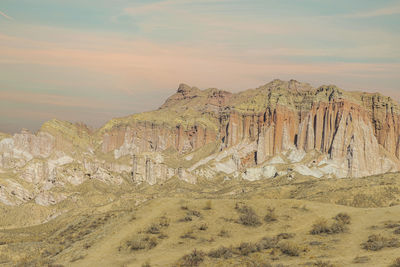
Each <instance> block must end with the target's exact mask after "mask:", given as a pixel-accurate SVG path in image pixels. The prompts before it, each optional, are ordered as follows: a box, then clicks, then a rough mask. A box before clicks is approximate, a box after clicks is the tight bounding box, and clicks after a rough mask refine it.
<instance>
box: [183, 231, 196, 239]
mask: <svg viewBox="0 0 400 267" xmlns="http://www.w3.org/2000/svg"><path fill="white" fill-rule="evenodd" d="M180 238H183V239H196V236H194V235H193V230H188V231H186V232H185V233H183V235H181V236H180Z"/></svg>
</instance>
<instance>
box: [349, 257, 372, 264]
mask: <svg viewBox="0 0 400 267" xmlns="http://www.w3.org/2000/svg"><path fill="white" fill-rule="evenodd" d="M369 260H370V258H369V257H368V256H357V257H355V258H354V259H353V263H367V262H369Z"/></svg>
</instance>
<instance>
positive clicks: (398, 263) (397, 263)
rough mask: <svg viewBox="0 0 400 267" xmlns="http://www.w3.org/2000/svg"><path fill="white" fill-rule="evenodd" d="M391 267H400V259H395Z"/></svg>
mask: <svg viewBox="0 0 400 267" xmlns="http://www.w3.org/2000/svg"><path fill="white" fill-rule="evenodd" d="M390 267H400V258H397V259H395V260H394V261H393V263H392V264H391V265H390Z"/></svg>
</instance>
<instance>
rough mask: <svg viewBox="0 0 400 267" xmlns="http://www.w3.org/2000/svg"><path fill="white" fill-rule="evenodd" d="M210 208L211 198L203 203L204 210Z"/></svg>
mask: <svg viewBox="0 0 400 267" xmlns="http://www.w3.org/2000/svg"><path fill="white" fill-rule="evenodd" d="M211 209H212V202H211V200H207V201H206V204H205V205H204V210H211Z"/></svg>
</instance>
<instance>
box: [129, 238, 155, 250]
mask: <svg viewBox="0 0 400 267" xmlns="http://www.w3.org/2000/svg"><path fill="white" fill-rule="evenodd" d="M157 244H158V241H157V239H156V238H155V237H148V236H135V237H133V238H132V239H131V240H128V241H126V243H125V245H126V247H127V248H128V249H130V250H143V249H152V248H154V247H155V246H157Z"/></svg>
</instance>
